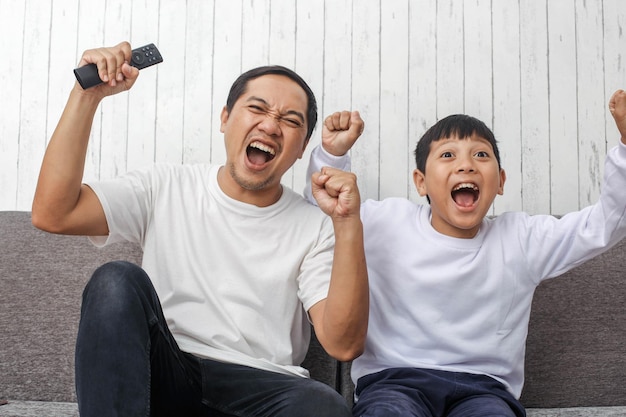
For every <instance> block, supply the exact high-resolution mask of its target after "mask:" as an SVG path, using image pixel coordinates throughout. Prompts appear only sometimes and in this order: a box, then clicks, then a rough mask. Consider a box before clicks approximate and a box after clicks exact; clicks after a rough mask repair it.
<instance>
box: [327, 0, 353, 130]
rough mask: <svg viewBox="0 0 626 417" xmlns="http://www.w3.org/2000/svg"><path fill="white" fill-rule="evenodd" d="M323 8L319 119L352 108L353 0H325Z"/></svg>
mask: <svg viewBox="0 0 626 417" xmlns="http://www.w3.org/2000/svg"><path fill="white" fill-rule="evenodd" d="M324 4H325V11H324V21H325V24H324V93H323V94H324V95H323V96H322V97H321V99H322V103H321V106H320V107H321V108H320V120H323V119H324V117H326V116H328V115H329V114H331V113H333V112H336V111H338V110H341V109H345V108H347V107H351V103H350V99H351V95H352V82H351V75H352V70H351V68H352V59H351V57H352V55H351V54H350V53H349V51H351V50H352V18H351V16H352V1H351V0H326V1H325V3H324Z"/></svg>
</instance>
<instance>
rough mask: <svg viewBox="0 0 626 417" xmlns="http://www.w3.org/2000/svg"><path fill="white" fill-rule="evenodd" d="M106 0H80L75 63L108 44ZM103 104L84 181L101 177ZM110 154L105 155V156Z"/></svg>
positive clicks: (94, 124) (93, 131)
mask: <svg viewBox="0 0 626 417" xmlns="http://www.w3.org/2000/svg"><path fill="white" fill-rule="evenodd" d="M105 11H106V2H105V1H98V2H89V1H88V0H79V4H78V42H77V46H76V59H75V60H74V63H75V64H77V63H78V62H79V61H80V57H81V56H82V54H83V52H84V51H85V50H87V49H93V48H99V47H101V46H106V44H105V39H104V26H105V17H106V16H105ZM101 144H102V106H100V108H99V109H98V111H96V114H95V116H94V120H93V124H92V127H91V133H90V136H89V146H88V147H87V157H86V160H85V170H84V171H85V172H84V174H83V181H85V182H88V181H94V180H98V179H100V165H101V163H100V161H101V156H102V148H101ZM106 157H108V155H105V158H106Z"/></svg>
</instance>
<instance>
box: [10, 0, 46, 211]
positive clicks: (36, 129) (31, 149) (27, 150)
mask: <svg viewBox="0 0 626 417" xmlns="http://www.w3.org/2000/svg"><path fill="white" fill-rule="evenodd" d="M51 6H52V5H51V3H48V2H39V1H36V0H28V1H26V14H25V25H24V53H23V55H22V74H21V80H22V89H21V94H22V99H21V101H20V130H19V154H18V157H19V160H18V173H17V186H18V188H17V204H16V205H17V207H26V208H30V207H31V205H32V199H33V194H34V191H35V184H36V182H37V177H38V175H39V167H40V166H41V160H42V158H43V154H44V151H45V146H46V134H47V129H46V110H45V109H46V108H47V105H48V95H47V91H48V60H49V51H50V50H49V45H50V22H51V19H52V7H51Z"/></svg>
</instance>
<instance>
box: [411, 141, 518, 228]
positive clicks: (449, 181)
mask: <svg viewBox="0 0 626 417" xmlns="http://www.w3.org/2000/svg"><path fill="white" fill-rule="evenodd" d="M425 171H426V174H424V173H422V172H420V171H419V170H415V171H414V173H413V180H414V182H415V186H416V188H417V191H418V192H419V194H420V195H421V196H425V195H428V197H429V198H430V207H431V211H432V220H431V223H432V225H433V227H434V228H435V230H437V231H438V232H439V233H442V234H445V235H448V236H452V237H458V238H472V237H474V236H476V233H478V230H479V228H480V224H481V222H482V220H483V218H484V217H485V216H486V215H487V212H488V211H489V208H490V207H491V204H492V203H493V200H494V199H495V198H496V195H497V194H502V193H503V191H504V182H505V180H506V174H505V172H504V170H502V169H500V168H499V166H498V161H497V160H496V157H495V155H494V152H493V148H492V146H491V144H490V143H489V142H488V141H487V140H486V139H484V138H482V137H480V136H477V135H475V134H474V135H472V136H470V137H468V138H465V139H459V138H457V137H456V136H453V137H450V138H446V139H440V140H438V141H435V142H433V143H431V145H430V152H429V154H428V158H427V160H426V169H425Z"/></svg>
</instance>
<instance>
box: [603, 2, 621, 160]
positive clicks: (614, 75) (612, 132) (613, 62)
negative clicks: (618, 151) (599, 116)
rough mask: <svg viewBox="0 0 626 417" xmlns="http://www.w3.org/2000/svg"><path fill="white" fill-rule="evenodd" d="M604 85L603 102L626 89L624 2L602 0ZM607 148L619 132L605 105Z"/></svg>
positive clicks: (611, 145)
mask: <svg viewBox="0 0 626 417" xmlns="http://www.w3.org/2000/svg"><path fill="white" fill-rule="evenodd" d="M603 5H604V11H603V13H602V14H603V16H604V25H603V26H604V62H605V64H604V79H605V81H604V85H605V102H606V103H608V100H609V99H610V98H611V96H612V95H613V93H614V92H615V91H616V90H618V89H622V90H623V89H626V51H624V45H626V33H624V28H626V2H624V1H622V0H604V2H603ZM605 119H606V139H607V146H608V147H609V148H610V147H613V146H615V145H616V144H617V143H618V141H619V138H620V135H619V131H618V130H617V127H616V126H615V121H614V120H613V116H611V112H610V111H608V105H606V104H605Z"/></svg>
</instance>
